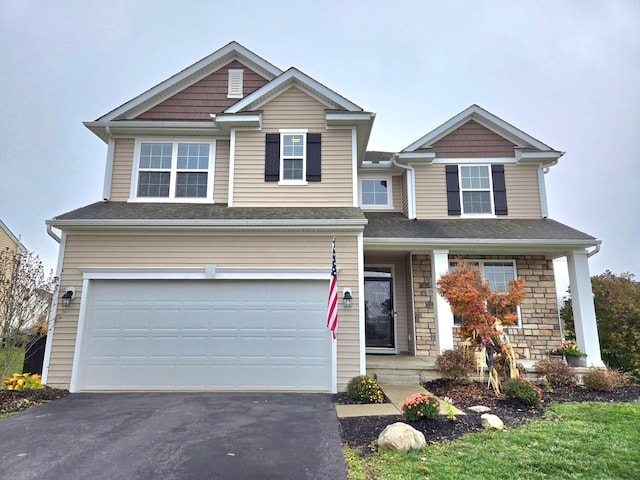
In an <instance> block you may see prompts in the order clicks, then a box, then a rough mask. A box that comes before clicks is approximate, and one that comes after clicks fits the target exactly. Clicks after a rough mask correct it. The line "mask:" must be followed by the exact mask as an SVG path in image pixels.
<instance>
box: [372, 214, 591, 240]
mask: <svg viewBox="0 0 640 480" xmlns="http://www.w3.org/2000/svg"><path fill="white" fill-rule="evenodd" d="M365 216H366V217H367V219H368V220H369V223H368V224H367V226H366V227H365V229H364V236H365V237H367V238H376V237H378V238H431V239H438V238H442V239H453V238H478V239H504V240H594V241H595V240H596V239H595V238H594V237H592V236H591V235H587V234H586V233H583V232H580V231H578V230H575V229H573V228H571V227H568V226H566V225H563V224H562V223H559V222H556V221H555V220H551V219H548V218H541V219H507V218H500V219H498V218H495V219H494V218H483V219H467V218H465V219H441V220H409V219H408V218H407V217H406V216H405V215H403V214H402V213H398V212H385V213H382V212H367V213H366V214H365Z"/></svg>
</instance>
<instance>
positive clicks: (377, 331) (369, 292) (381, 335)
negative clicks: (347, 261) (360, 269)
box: [364, 271, 396, 353]
mask: <svg viewBox="0 0 640 480" xmlns="http://www.w3.org/2000/svg"><path fill="white" fill-rule="evenodd" d="M364 312H365V313H364V315H365V337H366V339H367V342H366V347H367V351H368V352H370V353H375V352H380V353H384V352H387V353H395V348H396V340H395V312H394V308H393V288H392V283H391V272H385V271H365V274H364Z"/></svg>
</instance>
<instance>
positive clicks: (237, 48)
mask: <svg viewBox="0 0 640 480" xmlns="http://www.w3.org/2000/svg"><path fill="white" fill-rule="evenodd" d="M234 53H235V55H234ZM227 58H228V61H227ZM234 59H238V60H239V61H242V60H245V61H246V62H248V63H250V64H252V66H254V67H256V69H257V70H261V71H259V72H258V73H260V74H262V75H264V76H265V77H266V78H267V80H271V79H273V78H275V77H277V76H278V75H280V74H281V73H282V70H280V69H279V68H278V67H276V66H274V65H272V64H271V63H269V62H267V61H266V60H265V59H263V58H262V57H259V56H258V55H256V54H255V53H253V52H252V51H250V50H248V49H247V48H245V47H243V46H242V45H240V44H239V43H237V42H230V43H228V44H227V45H225V46H224V47H222V48H220V49H218V50H216V51H215V52H213V53H211V54H210V55H208V56H206V57H204V58H203V59H202V60H199V61H198V62H196V63H194V64H193V65H191V66H190V67H187V68H185V69H184V70H182V71H181V72H179V73H177V74H175V75H173V76H172V77H170V78H168V79H167V80H165V81H163V82H161V83H159V84H157V85H156V86H155V87H152V88H150V89H149V90H147V91H146V92H144V93H142V94H140V95H138V96H137V97H135V98H134V99H132V100H130V101H128V102H126V103H124V104H123V105H121V106H120V107H118V108H116V109H115V110H112V111H111V112H109V113H107V114H106V115H104V116H102V117H100V120H103V121H107V120H114V119H116V118H119V117H121V116H123V115H126V114H127V113H129V112H131V111H132V110H135V109H136V108H137V107H139V106H141V105H143V104H145V103H146V102H148V101H150V100H153V99H154V97H158V99H157V101H156V102H155V103H156V104H157V103H159V102H161V101H162V100H164V99H165V98H167V97H168V96H169V95H166V93H167V92H170V94H174V93H177V92H178V91H180V90H182V89H184V88H186V87H187V86H189V85H191V84H193V83H195V82H197V81H198V80H200V79H202V78H204V77H205V76H207V75H209V74H211V73H213V72H214V71H215V70H217V68H221V67H223V66H224V65H225V64H227V63H229V62H231V61H233V60H234ZM218 63H219V64H220V65H217V64H218ZM269 77H270V78H269ZM183 82H186V83H184V85H182V83H183ZM151 106H152V105H150V106H149V108H151Z"/></svg>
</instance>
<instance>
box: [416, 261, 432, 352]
mask: <svg viewBox="0 0 640 480" xmlns="http://www.w3.org/2000/svg"><path fill="white" fill-rule="evenodd" d="M411 267H412V271H413V295H414V298H413V301H414V305H413V311H414V315H415V322H416V354H417V356H418V357H436V356H437V355H438V351H437V345H436V325H435V309H434V305H433V296H431V295H427V288H433V289H434V290H435V286H434V285H433V280H432V278H433V276H432V274H431V256H430V255H411ZM434 294H435V292H434Z"/></svg>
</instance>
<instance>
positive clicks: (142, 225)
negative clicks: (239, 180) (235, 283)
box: [45, 219, 368, 230]
mask: <svg viewBox="0 0 640 480" xmlns="http://www.w3.org/2000/svg"><path fill="white" fill-rule="evenodd" d="M45 223H46V224H47V225H51V226H54V227H56V228H60V229H61V230H64V229H65V228H64V227H67V230H69V229H73V228H80V229H82V228H92V229H93V228H114V227H126V228H129V229H131V228H132V229H136V228H139V229H149V228H154V227H181V228H196V229H203V228H233V229H241V228H243V227H246V228H261V229H265V230H269V229H274V228H281V227H286V228H291V229H296V228H304V229H308V228H317V229H329V230H330V229H331V228H341V229H344V228H347V229H354V228H355V229H360V230H361V229H363V228H364V226H365V225H366V224H367V223H368V220H367V219H361V220H360V219H304V220H289V219H272V220H258V219H248V220H246V219H235V220H187V219H184V220H149V219H145V220H131V219H114V220H95V219H88V220H56V219H51V220H47V221H46V222H45Z"/></svg>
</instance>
